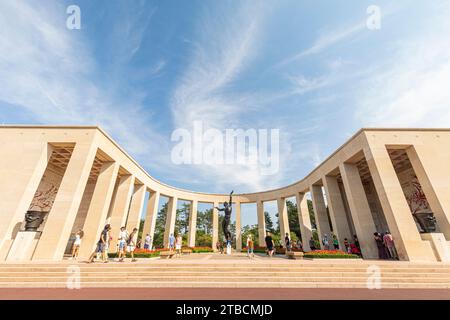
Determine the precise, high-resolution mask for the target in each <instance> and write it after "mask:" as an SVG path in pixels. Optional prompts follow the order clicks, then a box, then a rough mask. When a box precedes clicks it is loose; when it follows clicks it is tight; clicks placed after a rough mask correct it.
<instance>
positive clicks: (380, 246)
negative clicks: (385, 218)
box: [373, 232, 387, 260]
mask: <svg viewBox="0 0 450 320" xmlns="http://www.w3.org/2000/svg"><path fill="white" fill-rule="evenodd" d="M373 236H374V239H375V242H376V244H377V249H378V258H379V259H382V260H385V259H387V254H386V248H385V247H384V243H383V237H382V236H381V234H380V233H379V232H375V233H374V234H373Z"/></svg>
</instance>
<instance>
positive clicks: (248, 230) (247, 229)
mask: <svg viewBox="0 0 450 320" xmlns="http://www.w3.org/2000/svg"><path fill="white" fill-rule="evenodd" d="M249 234H251V235H252V239H253V244H254V246H259V239H258V225H257V224H254V225H251V226H249V225H246V226H244V227H243V228H242V233H241V235H242V246H244V247H245V246H246V245H247V236H248V235H249Z"/></svg>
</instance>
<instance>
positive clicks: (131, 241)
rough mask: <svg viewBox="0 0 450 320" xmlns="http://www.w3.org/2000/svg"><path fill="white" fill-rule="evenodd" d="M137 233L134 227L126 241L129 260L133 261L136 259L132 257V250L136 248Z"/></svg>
mask: <svg viewBox="0 0 450 320" xmlns="http://www.w3.org/2000/svg"><path fill="white" fill-rule="evenodd" d="M137 233H138V229H137V228H134V229H133V231H132V232H131V233H130V235H129V236H128V241H127V251H128V252H129V253H130V255H131V262H135V261H137V260H136V259H135V258H134V250H136V242H137Z"/></svg>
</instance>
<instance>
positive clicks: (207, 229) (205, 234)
mask: <svg viewBox="0 0 450 320" xmlns="http://www.w3.org/2000/svg"><path fill="white" fill-rule="evenodd" d="M212 212H213V210H212V208H211V209H207V210H205V211H197V230H196V235H195V244H196V245H197V246H202V247H203V246H205V247H210V246H212Z"/></svg>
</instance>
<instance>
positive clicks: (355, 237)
mask: <svg viewBox="0 0 450 320" xmlns="http://www.w3.org/2000/svg"><path fill="white" fill-rule="evenodd" d="M353 243H354V244H355V246H356V247H357V248H358V250H359V251H360V252H361V247H360V246H359V240H358V237H357V236H356V234H354V235H353Z"/></svg>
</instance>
